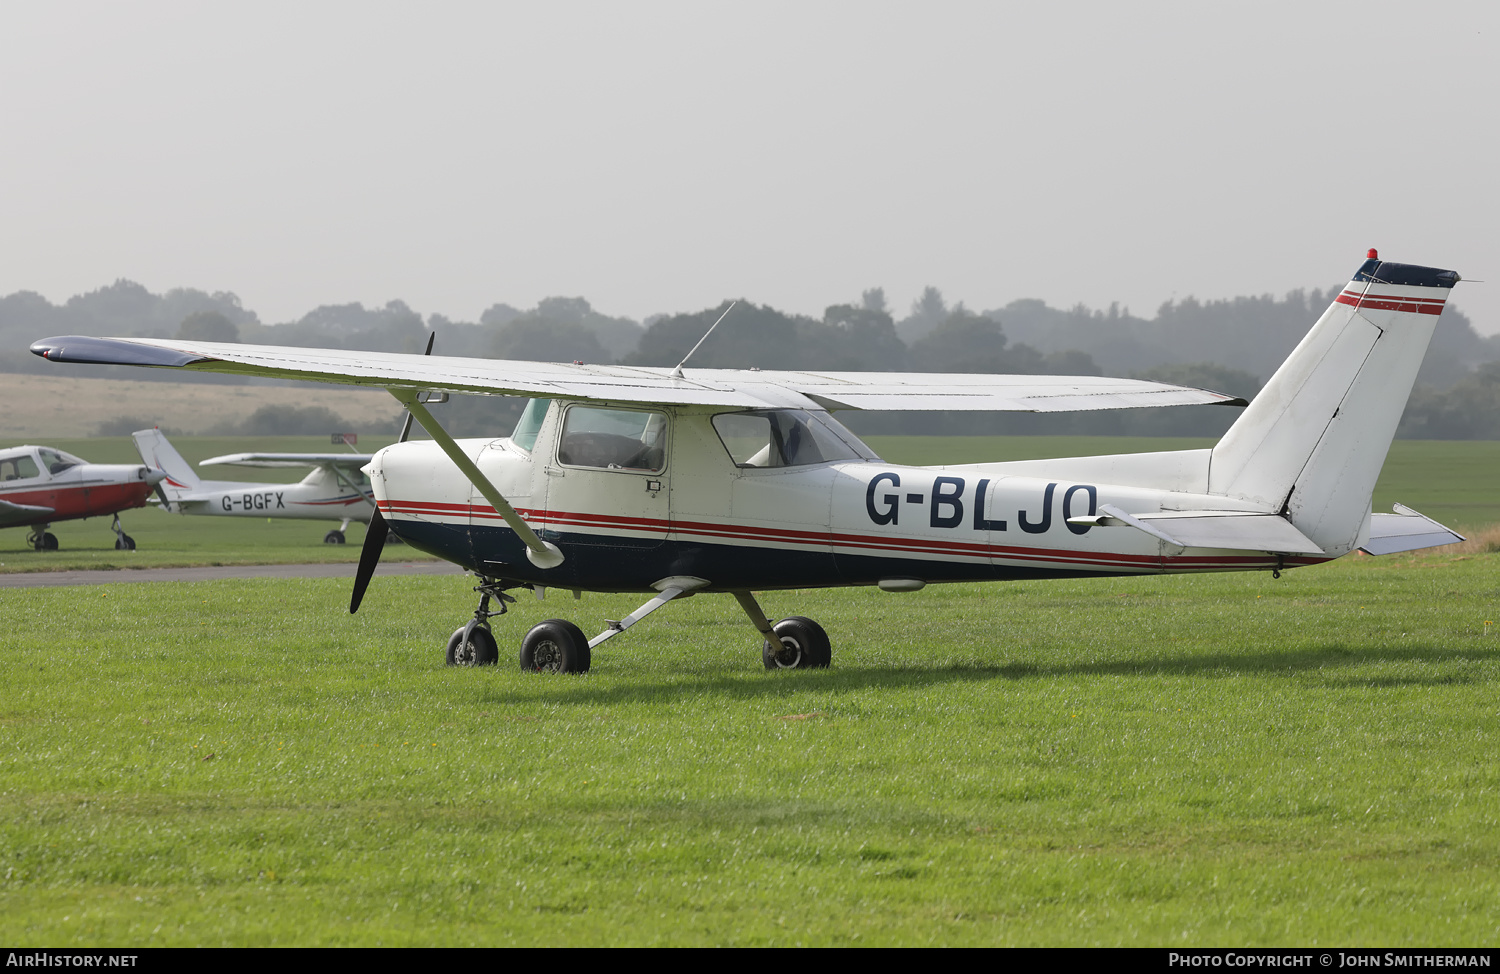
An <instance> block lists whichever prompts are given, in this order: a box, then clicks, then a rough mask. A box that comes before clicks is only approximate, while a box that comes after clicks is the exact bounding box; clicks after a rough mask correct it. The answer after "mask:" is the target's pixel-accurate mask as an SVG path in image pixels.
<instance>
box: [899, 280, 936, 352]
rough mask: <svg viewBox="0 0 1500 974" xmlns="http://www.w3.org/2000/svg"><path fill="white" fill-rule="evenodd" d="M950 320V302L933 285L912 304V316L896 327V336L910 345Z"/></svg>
mask: <svg viewBox="0 0 1500 974" xmlns="http://www.w3.org/2000/svg"><path fill="white" fill-rule="evenodd" d="M947 318H948V302H947V301H944V300H943V292H942V291H939V290H938V289H937V288H935V287H933V286H932V285H930V284H929V285H927V287H925V288H923V289H922V294H921V296H920V297H918V298H917V299H916V300H915V301H913V302H912V303H911V314H910V315H909V316H907V317H906V318H903V319H902V320H901V321H900V322H898V323H897V325H896V334H898V335H900V336H901V340H902V341H904V342H906V344H908V345H910V344H911V343H913V342H915V341H917V340H918V339H919V338H922V337H923V336H925V335H926V334H927V333H928V332H930V331H932V330H933V329H934V328H936V327H937V326H938V325H940V324H942V323H943V322H944V321H946V320H947Z"/></svg>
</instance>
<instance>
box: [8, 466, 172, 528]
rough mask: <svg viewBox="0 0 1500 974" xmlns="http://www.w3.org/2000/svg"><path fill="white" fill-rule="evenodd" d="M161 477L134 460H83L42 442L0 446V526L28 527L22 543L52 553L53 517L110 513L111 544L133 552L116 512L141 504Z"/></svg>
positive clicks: (143, 504)
mask: <svg viewBox="0 0 1500 974" xmlns="http://www.w3.org/2000/svg"><path fill="white" fill-rule="evenodd" d="M159 480H161V475H160V474H158V473H157V472H156V471H154V470H148V469H146V468H145V467H142V466H139V465H135V464H123V463H89V462H88V461H87V460H84V459H81V458H79V457H75V456H73V455H72V454H71V453H64V452H63V451H61V450H54V449H52V448H51V447H47V446H16V447H11V448H10V449H8V450H0V528H17V527H25V526H27V525H30V526H31V534H30V535H29V536H28V537H27V539H26V540H27V542H28V543H30V545H31V547H32V548H34V549H36V550H37V551H56V550H57V535H55V534H53V533H52V532H51V531H48V530H47V528H49V527H51V526H52V522H54V521H72V520H76V519H78V518H85V517H100V516H102V515H105V514H113V515H114V516H115V517H114V522H113V523H112V524H111V525H110V529H111V530H112V531H114V533H115V548H116V550H120V551H134V550H135V539H134V538H132V537H131V536H130V535H128V534H126V533H125V531H124V529H123V528H121V527H120V513H119V512H120V511H125V510H129V509H130V508H132V507H145V506H146V498H147V497H149V496H150V494H151V488H153V487H155V486H156V484H157V482H158V481H159Z"/></svg>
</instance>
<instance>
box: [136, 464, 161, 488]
mask: <svg viewBox="0 0 1500 974" xmlns="http://www.w3.org/2000/svg"><path fill="white" fill-rule="evenodd" d="M140 477H141V479H142V480H144V481H145V482H146V485H147V486H148V487H155V486H156V485H157V484H159V483H161V482H162V481H163V480H166V479H167V472H166V471H165V470H152V469H151V468H150V467H142V468H141V473H140Z"/></svg>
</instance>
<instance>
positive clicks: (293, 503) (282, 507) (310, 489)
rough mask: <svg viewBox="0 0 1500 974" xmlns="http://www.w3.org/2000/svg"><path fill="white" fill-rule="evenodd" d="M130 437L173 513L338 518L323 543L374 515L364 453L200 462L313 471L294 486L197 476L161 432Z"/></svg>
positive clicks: (252, 455) (243, 455)
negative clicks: (158, 480) (156, 476)
mask: <svg viewBox="0 0 1500 974" xmlns="http://www.w3.org/2000/svg"><path fill="white" fill-rule="evenodd" d="M130 435H131V437H132V438H134V439H135V448H136V449H137V450H138V451H139V452H140V454H141V460H142V461H144V462H145V464H146V466H148V467H150V468H151V469H153V470H157V471H160V472H161V473H162V475H163V479H162V481H161V486H160V488H159V489H158V493H160V494H161V495H162V509H163V510H167V511H171V512H172V513H174V514H206V515H214V516H218V517H287V518H306V519H313V520H319V521H330V520H332V521H339V522H341V523H340V524H339V526H338V527H337V528H334V529H333V530H332V531H329V532H328V533H327V534H326V535H324V536H323V541H324V543H325V544H343V543H344V531H345V530H347V529H348V527H349V522H350V521H360V522H363V523H369V520H370V518H371V517H372V516H373V515H374V514H375V497H374V495H373V494H371V493H370V479H369V478H368V477H366V476H365V474H364V472H363V471H361V470H360V468H361V467H363V466H365V465H366V464H367V463H369V462H370V461H371V460H372V459H374V457H373V455H371V454H368V453H235V454H231V455H229V456H222V457H212V458H210V459H208V460H204V461H202V463H200V464H199V466H204V467H207V466H212V465H215V464H232V465H236V466H241V467H289V468H302V467H312V468H313V470H312V472H311V473H309V474H308V475H307V476H306V477H304V478H303V479H302V481H301V482H300V483H295V484H261V483H247V482H241V481H233V480H200V479H199V478H198V475H197V474H195V473H194V472H193V468H192V466H191V465H189V464H188V462H187V461H186V460H184V459H183V458H182V454H180V453H178V452H177V449H176V448H175V447H173V446H172V444H171V443H170V442H168V441H167V437H166V434H164V433H163V432H162V431H161V430H159V429H149V430H137V431H136V432H134V433H132V434H130Z"/></svg>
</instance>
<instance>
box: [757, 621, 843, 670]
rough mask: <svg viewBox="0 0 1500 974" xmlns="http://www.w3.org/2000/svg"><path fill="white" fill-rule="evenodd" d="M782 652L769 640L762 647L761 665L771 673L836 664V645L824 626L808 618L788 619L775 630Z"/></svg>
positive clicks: (778, 624) (821, 667) (774, 628)
mask: <svg viewBox="0 0 1500 974" xmlns="http://www.w3.org/2000/svg"><path fill="white" fill-rule="evenodd" d="M771 630H772V631H773V632H774V633H776V636H777V638H779V639H780V640H781V647H780V649H779V650H778V649H775V648H773V647H772V646H771V641H770V640H769V639H768V640H766V641H765V643H764V644H762V646H761V652H760V658H761V662H763V663H765V664H766V669H768V670H808V669H823V668H825V667H827V666H828V664H829V663H831V662H833V646H832V644H831V643H830V642H829V641H828V633H826V632H824V631H823V627H822V626H820V625H818V624H817V623H816V622H813V621H812V620H811V619H809V618H807V617H806V616H788V617H787V618H785V619H782V620H781V621H780V622H778V623H776V625H774V626H772V627H771Z"/></svg>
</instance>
